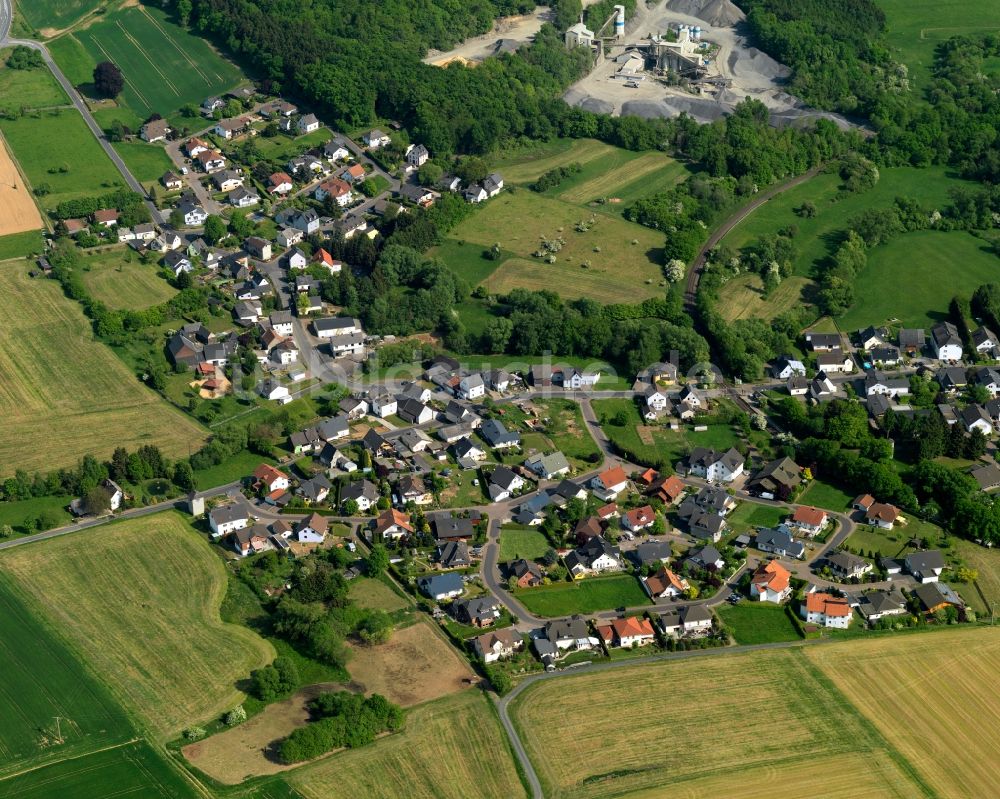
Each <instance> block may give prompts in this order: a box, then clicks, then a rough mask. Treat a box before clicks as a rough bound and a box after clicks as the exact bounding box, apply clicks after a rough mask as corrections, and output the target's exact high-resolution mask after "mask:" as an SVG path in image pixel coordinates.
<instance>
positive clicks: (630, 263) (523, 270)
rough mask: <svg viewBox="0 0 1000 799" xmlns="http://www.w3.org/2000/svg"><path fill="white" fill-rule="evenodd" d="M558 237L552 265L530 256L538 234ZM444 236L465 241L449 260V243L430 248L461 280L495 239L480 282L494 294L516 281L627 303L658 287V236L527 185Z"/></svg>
mask: <svg viewBox="0 0 1000 799" xmlns="http://www.w3.org/2000/svg"><path fill="white" fill-rule="evenodd" d="M591 219H593V223H592V226H591V227H590V229H589V230H588V231H586V232H577V230H575V226H576V224H577V223H578V222H589V220H591ZM559 237H562V238H563V239H564V240H565V242H566V243H565V245H564V246H563V247H562V249H561V250H560V251H559V253H558V256H557V257H558V261H557V262H556V263H554V264H547V263H545V262H544V261H543V259H541V258H534V257H532V253H533V252H535V251H536V250H537V249H538V248H539V246H540V244H541V241H542V238H546V239H549V240H554V239H556V238H559ZM449 241H451V242H459V241H462V242H466V244H465V245H464V248H465V250H468V249H469V248H470V247H471V248H472V256H471V257H469V258H466V257H463V258H461V259H459V260H457V261H449V260H448V258H449V255H451V254H453V253H454V251H455V249H454V245H451V246H445V248H443V249H441V250H436V251H433V252H432V254H434V255H437V256H439V257H442V258H444V259H445V263H447V264H449V266H451V268H452V269H454V270H455V271H456V272H458V273H459V274H461V275H462V276H463V277H467V278H468V279H471V278H472V277H476V276H479V275H480V273H481V271H485V270H484V269H483V268H481V267H476V268H475V269H472V270H470V269H469V264H468V261H469V260H472V259H474V258H476V257H478V258H479V259H481V260H484V259H482V252H483V251H484V250H486V249H489V248H490V247H492V246H493V244H494V243H496V242H499V244H500V246H501V248H502V250H503V253H502V259H501V260H500V261H491V262H489V263H491V264H498V266H497V268H496V269H495V270H493V271H492V272H491V273H490V274H489V275H488V276H487V277H485V279H483V281H482V284H483V285H485V286H486V287H487V288H488V289H489V290H490V291H491V292H494V293H506V292H508V291H510V290H511V289H512V288H516V287H519V286H520V287H523V288H550V289H551V288H553V287H556V288H557V289H558V290H559V292H560V294H562V295H563V296H564V297H566V298H567V299H571V298H576V297H592V298H593V299H595V300H598V301H600V302H630V303H634V302H638V301H640V300H643V299H646V298H647V297H653V296H658V295H660V294H661V293H662V291H663V289H662V287H661V286H660V283H661V282H662V280H663V277H662V274H661V271H660V261H661V260H662V256H661V254H660V253H661V250H662V245H663V241H662V234H659V233H657V232H656V231H654V230H650V229H649V228H644V227H642V226H641V225H635V224H632V223H631V222H625V221H624V220H621V219H618V218H615V217H611V216H607V215H604V214H594V213H592V212H591V211H590V210H588V209H582V208H580V207H579V206H575V205H572V204H570V203H566V202H562V201H560V200H556V199H552V198H549V197H545V196H542V195H539V194H535V193H534V192H531V191H528V190H527V189H521V190H511V191H505V192H503V193H502V194H501V195H500V196H498V197H496V198H494V199H493V200H491V201H490V202H489V203H487V204H486V205H485V206H484V207H483V208H480V209H478V210H477V211H476V213H475V214H473V215H472V216H471V217H469V218H468V219H466V220H465V221H464V222H462V223H460V224H459V225H457V226H456V227H455V228H454V229H453V230H452V231H451V234H450V236H449ZM633 241H635V242H637V243H635V244H633V243H632V242H633ZM595 249H597V250H599V251H598V252H595ZM584 264H589V266H587V267H585V266H584Z"/></svg>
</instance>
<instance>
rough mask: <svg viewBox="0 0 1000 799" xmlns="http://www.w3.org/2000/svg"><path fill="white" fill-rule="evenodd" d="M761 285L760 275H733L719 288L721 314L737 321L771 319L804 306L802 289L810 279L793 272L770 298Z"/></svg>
mask: <svg viewBox="0 0 1000 799" xmlns="http://www.w3.org/2000/svg"><path fill="white" fill-rule="evenodd" d="M762 285H763V284H762V282H761V279H760V278H759V277H758V276H757V275H752V274H745V275H739V276H738V277H734V278H733V279H732V280H730V281H729V282H727V283H726V284H725V285H724V286H723V287H722V289H721V290H720V291H719V313H721V314H722V316H723V318H724V319H725V320H726V321H727V322H735V321H736V320H737V319H765V320H767V321H770V320H771V319H774V317H776V316H780V315H781V314H783V313H784V312H785V311H791V310H793V309H794V308H797V307H798V306H800V305H802V304H803V303H804V300H803V299H802V291H803V289H805V288H806V287H808V286H809V285H810V281H809V280H808V279H807V278H804V277H799V276H798V275H792V276H791V277H788V278H786V279H785V280H783V281H781V283H780V284H779V285H778V287H777V288H776V289H775V290H774V291H772V292H771V294H770V296H768V297H764V296H763V294H762Z"/></svg>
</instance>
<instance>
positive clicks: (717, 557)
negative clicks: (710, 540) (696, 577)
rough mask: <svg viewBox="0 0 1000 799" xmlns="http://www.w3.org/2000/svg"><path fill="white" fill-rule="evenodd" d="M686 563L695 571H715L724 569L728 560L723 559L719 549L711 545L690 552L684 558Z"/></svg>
mask: <svg viewBox="0 0 1000 799" xmlns="http://www.w3.org/2000/svg"><path fill="white" fill-rule="evenodd" d="M684 565H685V566H686V567H687V568H689V569H694V570H695V571H710V572H715V571H719V570H720V569H722V568H723V567H724V566H725V565H726V562H725V561H724V560H723V559H722V555H721V554H720V553H719V550H717V549H716V548H715V547H713V546H711V545H709V546H703V547H699V548H698V549H696V550H694V551H692V552H689V553H688V555H687V557H686V558H685V560H684Z"/></svg>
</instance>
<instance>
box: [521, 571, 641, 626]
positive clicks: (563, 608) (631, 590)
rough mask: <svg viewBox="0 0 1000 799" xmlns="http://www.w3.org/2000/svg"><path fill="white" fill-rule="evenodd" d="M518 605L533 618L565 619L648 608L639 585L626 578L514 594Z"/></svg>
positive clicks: (591, 579)
mask: <svg viewBox="0 0 1000 799" xmlns="http://www.w3.org/2000/svg"><path fill="white" fill-rule="evenodd" d="M517 599H518V601H519V602H520V603H521V604H522V605H524V606H525V607H526V608H527V609H528V610H530V611H531V612H532V613H534V614H535V615H537V616H569V615H571V614H573V613H595V612H596V611H598V610H613V609H614V608H617V607H622V606H624V607H627V608H637V607H642V606H644V605H648V604H649V597H648V596H647V595H646V592H645V591H643V590H642V587H641V586H640V585H639V581H638V580H636V579H635V578H634V577H632V576H630V575H627V574H616V575H613V576H610V577H588V578H587V579H584V580H578V581H576V582H572V583H553V584H552V585H544V586H539V587H538V588H528V589H525V590H523V591H518V593H517Z"/></svg>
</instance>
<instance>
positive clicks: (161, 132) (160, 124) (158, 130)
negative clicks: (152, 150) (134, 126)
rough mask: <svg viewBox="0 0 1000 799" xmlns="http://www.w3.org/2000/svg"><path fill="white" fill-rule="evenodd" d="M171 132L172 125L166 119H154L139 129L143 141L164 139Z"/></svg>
mask: <svg viewBox="0 0 1000 799" xmlns="http://www.w3.org/2000/svg"><path fill="white" fill-rule="evenodd" d="M169 133H170V126H169V125H168V124H167V120H165V119H154V120H152V121H150V122H147V123H146V124H145V125H143V126H142V127H141V128H140V129H139V138H140V139H142V140H143V141H148V142H157V141H163V140H164V139H166V138H167V136H168V135H169Z"/></svg>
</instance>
